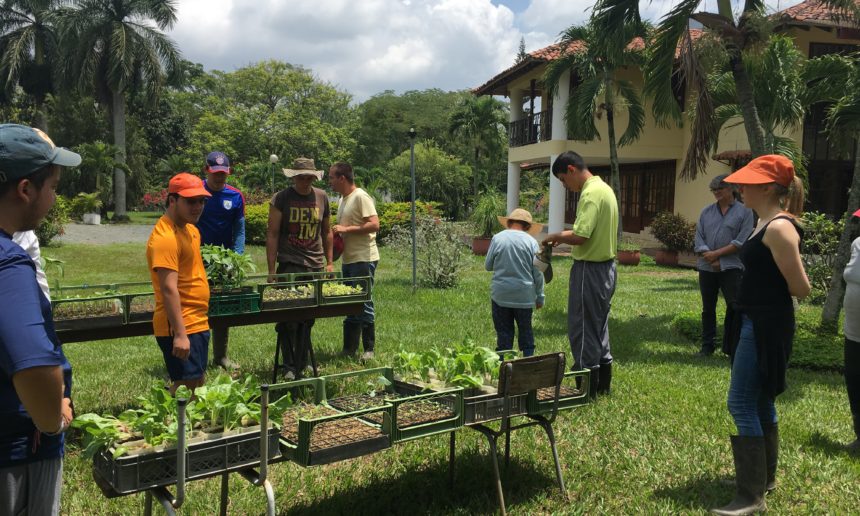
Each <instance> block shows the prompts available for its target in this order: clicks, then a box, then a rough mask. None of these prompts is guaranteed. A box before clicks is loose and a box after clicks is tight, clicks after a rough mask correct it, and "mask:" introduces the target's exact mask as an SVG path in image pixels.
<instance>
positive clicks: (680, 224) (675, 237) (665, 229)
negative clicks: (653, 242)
mask: <svg viewBox="0 0 860 516" xmlns="http://www.w3.org/2000/svg"><path fill="white" fill-rule="evenodd" d="M650 227H651V233H652V234H653V235H654V238H656V239H657V240H659V241H660V243H661V244H663V247H664V248H665V249H667V250H669V251H690V250H692V249H693V239H694V238H695V237H696V225H695V224H693V223H691V222H688V221H687V219H685V218H684V217H683V216H682V215H681V214H679V213H669V212H666V211H664V212H662V213H658V214H657V216H656V217H654V220H653V221H652V222H651V226H650Z"/></svg>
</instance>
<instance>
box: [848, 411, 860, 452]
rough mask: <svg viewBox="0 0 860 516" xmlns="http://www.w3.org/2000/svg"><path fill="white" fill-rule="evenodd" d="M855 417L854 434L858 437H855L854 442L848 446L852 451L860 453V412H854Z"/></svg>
mask: <svg viewBox="0 0 860 516" xmlns="http://www.w3.org/2000/svg"><path fill="white" fill-rule="evenodd" d="M851 416H852V417H853V418H854V435H855V436H856V437H857V439H854V442H853V443H850V444H849V445H848V446H847V448H848V451H849V452H851V453H855V454H857V455H860V414H852V415H851Z"/></svg>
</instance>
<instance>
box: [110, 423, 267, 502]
mask: <svg viewBox="0 0 860 516" xmlns="http://www.w3.org/2000/svg"><path fill="white" fill-rule="evenodd" d="M268 439H269V453H268V455H269V459H270V460H271V459H276V458H278V457H279V456H280V449H279V447H278V430H277V429H276V428H274V427H270V428H269V431H268ZM118 444H119V443H118ZM115 446H116V445H115ZM122 446H123V447H125V448H127V450H128V451H127V452H126V453H125V454H124V455H122V456H120V457H118V458H113V453H112V450H107V451H102V452H99V453H98V454H96V455H95V456H94V457H93V472H94V473H95V474H96V475H98V476H99V477H101V478H102V479H104V480H105V481H106V482H107V483H108V484H109V485H110V486H111V488H112V489H113V490H114V491H115V492H116V493H119V494H130V493H136V492H140V491H145V490H147V489H152V488H154V487H158V486H165V485H169V484H173V483H175V482H176V480H177V478H176V447H175V446H169V447H165V446H156V447H153V446H150V445H148V444H146V443H145V442H143V441H142V440H140V441H131V442H126V443H122ZM186 453H187V456H186V459H185V460H186V472H187V473H186V477H185V478H186V480H193V479H196V478H205V477H209V476H213V475H217V474H220V473H224V472H227V471H235V470H239V469H244V468H247V467H252V466H254V465H257V464H259V463H260V426H259V425H258V426H255V427H248V428H238V429H235V430H231V431H229V432H226V433H217V432H216V433H205V432H200V431H195V432H193V433H192V436H191V438H190V439H189V440H188V445H187V451H186Z"/></svg>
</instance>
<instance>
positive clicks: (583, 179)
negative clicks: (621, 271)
mask: <svg viewBox="0 0 860 516" xmlns="http://www.w3.org/2000/svg"><path fill="white" fill-rule="evenodd" d="M552 174H553V175H554V176H555V177H556V178H557V179H558V180H559V181H561V182H562V184H564V187H565V188H566V189H568V190H570V191H572V192H580V196H579V204H578V205H577V207H576V221H575V222H574V224H573V228H572V230H570V231H561V232H559V233H552V234H550V235H547V237H546V238H545V239H544V243H545V244H546V243H549V244H552V245H554V246H555V245H558V244H568V245H571V246H573V247H572V250H571V255H572V256H573V266H572V267H571V269H570V292H569V293H568V298H567V336H568V339H569V340H570V350H571V352H572V353H573V358H574V360H575V361H576V367H577V368H580V369H590V370H591V393H590V394H591V395H592V396H596V395H597V394H598V393H600V394H609V387H610V384H611V382H612V353H611V352H610V349H609V309H610V306H611V302H612V295H613V294H614V293H615V280H616V276H617V273H616V270H615V252H616V249H617V246H618V201H617V200H616V199H615V193H614V192H613V191H612V187H610V186H609V185H607V184H606V183H604V182H603V180H602V179H600V177H598V176H595V175H593V174H592V173H591V172H590V171H589V170H588V166H587V165H586V164H585V161H584V160H583V159H582V156H580V155H579V154H577V153H575V152H573V151H567V152H565V153H563V154H561V155H560V156H559V157H558V158H556V160H555V162H554V163H553V164H552Z"/></svg>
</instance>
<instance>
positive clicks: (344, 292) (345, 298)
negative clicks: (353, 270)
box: [319, 276, 370, 305]
mask: <svg viewBox="0 0 860 516" xmlns="http://www.w3.org/2000/svg"><path fill="white" fill-rule="evenodd" d="M319 286H320V296H319V304H320V305H339V304H345V303H359V302H361V303H363V302H365V301H370V276H361V277H356V278H343V279H321V280H319Z"/></svg>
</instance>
